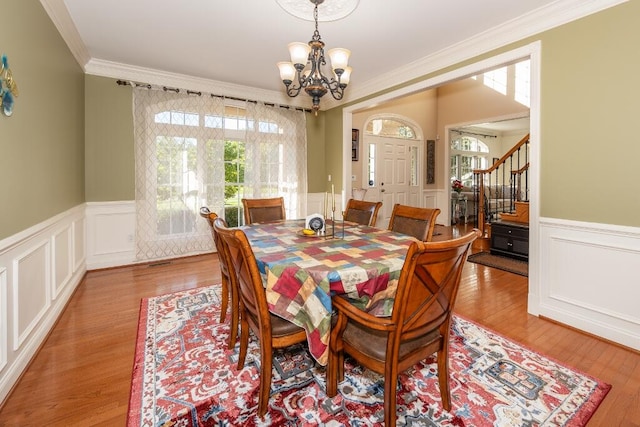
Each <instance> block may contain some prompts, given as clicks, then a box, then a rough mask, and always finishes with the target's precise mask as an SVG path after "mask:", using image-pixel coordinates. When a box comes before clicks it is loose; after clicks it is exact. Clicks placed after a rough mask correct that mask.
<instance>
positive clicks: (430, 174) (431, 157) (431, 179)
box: [426, 139, 436, 184]
mask: <svg viewBox="0 0 640 427" xmlns="http://www.w3.org/2000/svg"><path fill="white" fill-rule="evenodd" d="M426 178H427V179H426V183H427V184H435V183H436V141H434V140H433V139H428V140H427V170H426Z"/></svg>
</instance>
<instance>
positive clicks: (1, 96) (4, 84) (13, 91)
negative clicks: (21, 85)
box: [0, 54, 18, 116]
mask: <svg viewBox="0 0 640 427" xmlns="http://www.w3.org/2000/svg"><path fill="white" fill-rule="evenodd" d="M17 96H18V84H17V83H16V81H15V80H14V79H13V74H12V73H11V69H10V68H9V61H8V60H7V55H5V54H2V65H1V66H0V107H2V108H0V110H2V112H3V113H4V115H5V116H10V115H11V114H13V102H14V98H15V97H17Z"/></svg>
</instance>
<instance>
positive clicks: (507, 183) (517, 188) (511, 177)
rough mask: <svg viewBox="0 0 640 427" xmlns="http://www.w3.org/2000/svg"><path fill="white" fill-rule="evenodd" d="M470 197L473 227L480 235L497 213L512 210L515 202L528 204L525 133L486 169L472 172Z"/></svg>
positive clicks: (527, 146) (527, 156) (527, 142)
mask: <svg viewBox="0 0 640 427" xmlns="http://www.w3.org/2000/svg"><path fill="white" fill-rule="evenodd" d="M507 189H508V190H507ZM487 190H489V191H487ZM504 193H508V194H504ZM473 196H474V200H475V201H476V203H475V207H474V209H475V212H474V214H475V215H474V217H475V224H474V225H475V227H476V228H478V229H479V230H480V231H481V232H482V233H483V235H484V234H485V232H486V229H487V225H488V224H490V223H491V222H492V221H495V220H497V219H498V215H499V214H500V213H505V212H513V211H514V210H515V202H516V201H529V134H527V135H525V136H524V137H523V138H522V139H521V140H520V141H518V142H517V143H516V144H515V145H514V146H513V147H512V148H511V149H510V150H509V151H507V152H506V153H505V155H504V156H502V157H501V158H500V159H498V160H497V161H496V162H494V164H493V165H491V166H490V167H489V168H487V169H476V170H474V171H473Z"/></svg>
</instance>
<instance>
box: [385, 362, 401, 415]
mask: <svg viewBox="0 0 640 427" xmlns="http://www.w3.org/2000/svg"><path fill="white" fill-rule="evenodd" d="M387 363H388V361H387ZM397 390H398V372H397V371H395V370H394V371H392V372H391V373H390V374H389V375H388V377H387V376H386V375H385V379H384V425H385V427H396V418H397V414H396V399H397V395H396V392H397Z"/></svg>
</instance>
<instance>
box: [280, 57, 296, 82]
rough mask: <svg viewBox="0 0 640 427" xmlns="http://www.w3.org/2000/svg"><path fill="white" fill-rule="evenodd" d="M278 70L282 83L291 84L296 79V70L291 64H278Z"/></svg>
mask: <svg viewBox="0 0 640 427" xmlns="http://www.w3.org/2000/svg"><path fill="white" fill-rule="evenodd" d="M278 68H279V69H280V79H282V81H285V82H286V81H289V82H292V81H293V79H295V77H296V69H295V67H294V66H293V64H292V63H291V62H278Z"/></svg>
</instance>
